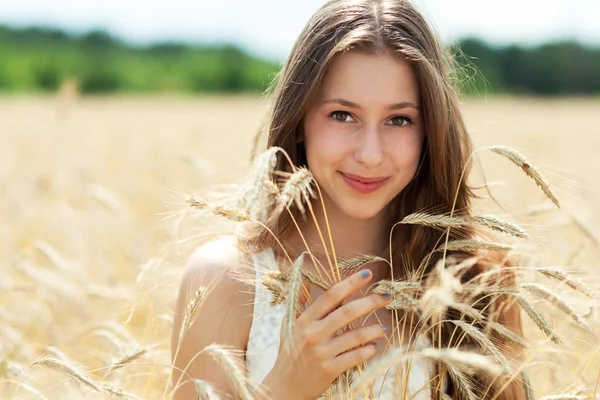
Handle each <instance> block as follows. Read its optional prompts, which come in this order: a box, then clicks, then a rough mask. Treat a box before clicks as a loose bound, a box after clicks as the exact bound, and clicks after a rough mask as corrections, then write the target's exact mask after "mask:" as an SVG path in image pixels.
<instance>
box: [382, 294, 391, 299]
mask: <svg viewBox="0 0 600 400" xmlns="http://www.w3.org/2000/svg"><path fill="white" fill-rule="evenodd" d="M381 297H383V299H384V300H389V299H391V298H392V295H391V294H389V293H383V294H382V295H381Z"/></svg>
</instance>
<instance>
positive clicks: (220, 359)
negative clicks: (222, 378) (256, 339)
mask: <svg viewBox="0 0 600 400" xmlns="http://www.w3.org/2000/svg"><path fill="white" fill-rule="evenodd" d="M203 351H205V352H206V353H208V354H210V355H211V356H212V357H213V359H214V360H215V361H216V362H217V364H219V365H220V366H221V368H223V371H224V372H225V374H226V375H227V378H228V379H229V382H230V383H231V386H232V387H233V389H234V390H235V392H236V395H237V396H239V399H240V400H251V399H253V397H252V394H250V390H248V387H247V386H246V378H245V377H244V373H243V371H242V368H241V366H240V365H239V363H238V362H237V360H236V359H235V357H234V356H233V355H232V354H231V352H230V351H229V350H227V349H226V348H224V347H223V346H220V345H218V344H211V345H209V346H207V347H205V348H204V350H203ZM236 398H237V397H236Z"/></svg>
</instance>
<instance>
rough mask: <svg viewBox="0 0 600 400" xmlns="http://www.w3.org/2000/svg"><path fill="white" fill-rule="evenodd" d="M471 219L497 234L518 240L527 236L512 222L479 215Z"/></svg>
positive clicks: (487, 215)
mask: <svg viewBox="0 0 600 400" xmlns="http://www.w3.org/2000/svg"><path fill="white" fill-rule="evenodd" d="M473 219H474V220H475V221H476V222H478V223H479V224H481V225H483V226H486V227H488V228H490V229H493V230H495V231H498V232H504V233H507V234H509V235H512V236H516V237H518V238H523V239H524V238H528V237H529V234H527V232H526V231H525V230H524V229H523V228H521V227H520V226H518V225H516V224H513V223H512V222H509V221H505V220H502V219H500V218H498V217H496V216H494V215H489V214H481V215H476V216H474V217H473Z"/></svg>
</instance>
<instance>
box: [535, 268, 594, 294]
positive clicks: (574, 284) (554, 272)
mask: <svg viewBox="0 0 600 400" xmlns="http://www.w3.org/2000/svg"><path fill="white" fill-rule="evenodd" d="M536 271H538V272H539V273H540V274H542V275H544V276H547V277H549V278H552V279H556V280H557V281H559V282H564V283H565V284H566V285H567V286H569V287H570V288H571V289H573V290H575V291H577V292H581V293H582V294H584V295H585V296H587V297H589V298H590V299H597V298H598V295H597V294H595V293H594V292H593V291H592V289H590V287H589V286H587V285H586V284H585V283H583V282H581V280H579V279H577V278H574V277H572V276H570V275H569V274H567V273H566V272H564V271H563V270H561V269H559V268H537V269H536Z"/></svg>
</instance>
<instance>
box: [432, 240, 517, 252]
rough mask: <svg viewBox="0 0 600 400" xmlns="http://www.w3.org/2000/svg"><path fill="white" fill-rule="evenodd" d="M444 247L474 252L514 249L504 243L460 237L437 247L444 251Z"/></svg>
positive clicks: (451, 249) (438, 249) (449, 249)
mask: <svg viewBox="0 0 600 400" xmlns="http://www.w3.org/2000/svg"><path fill="white" fill-rule="evenodd" d="M444 249H446V250H448V251H468V252H473V251H477V250H500V251H509V250H512V249H513V246H510V245H507V244H503V243H494V242H486V241H483V240H475V239H459V240H453V241H450V242H448V243H447V244H446V245H442V246H440V247H438V248H437V251H443V250H444Z"/></svg>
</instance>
